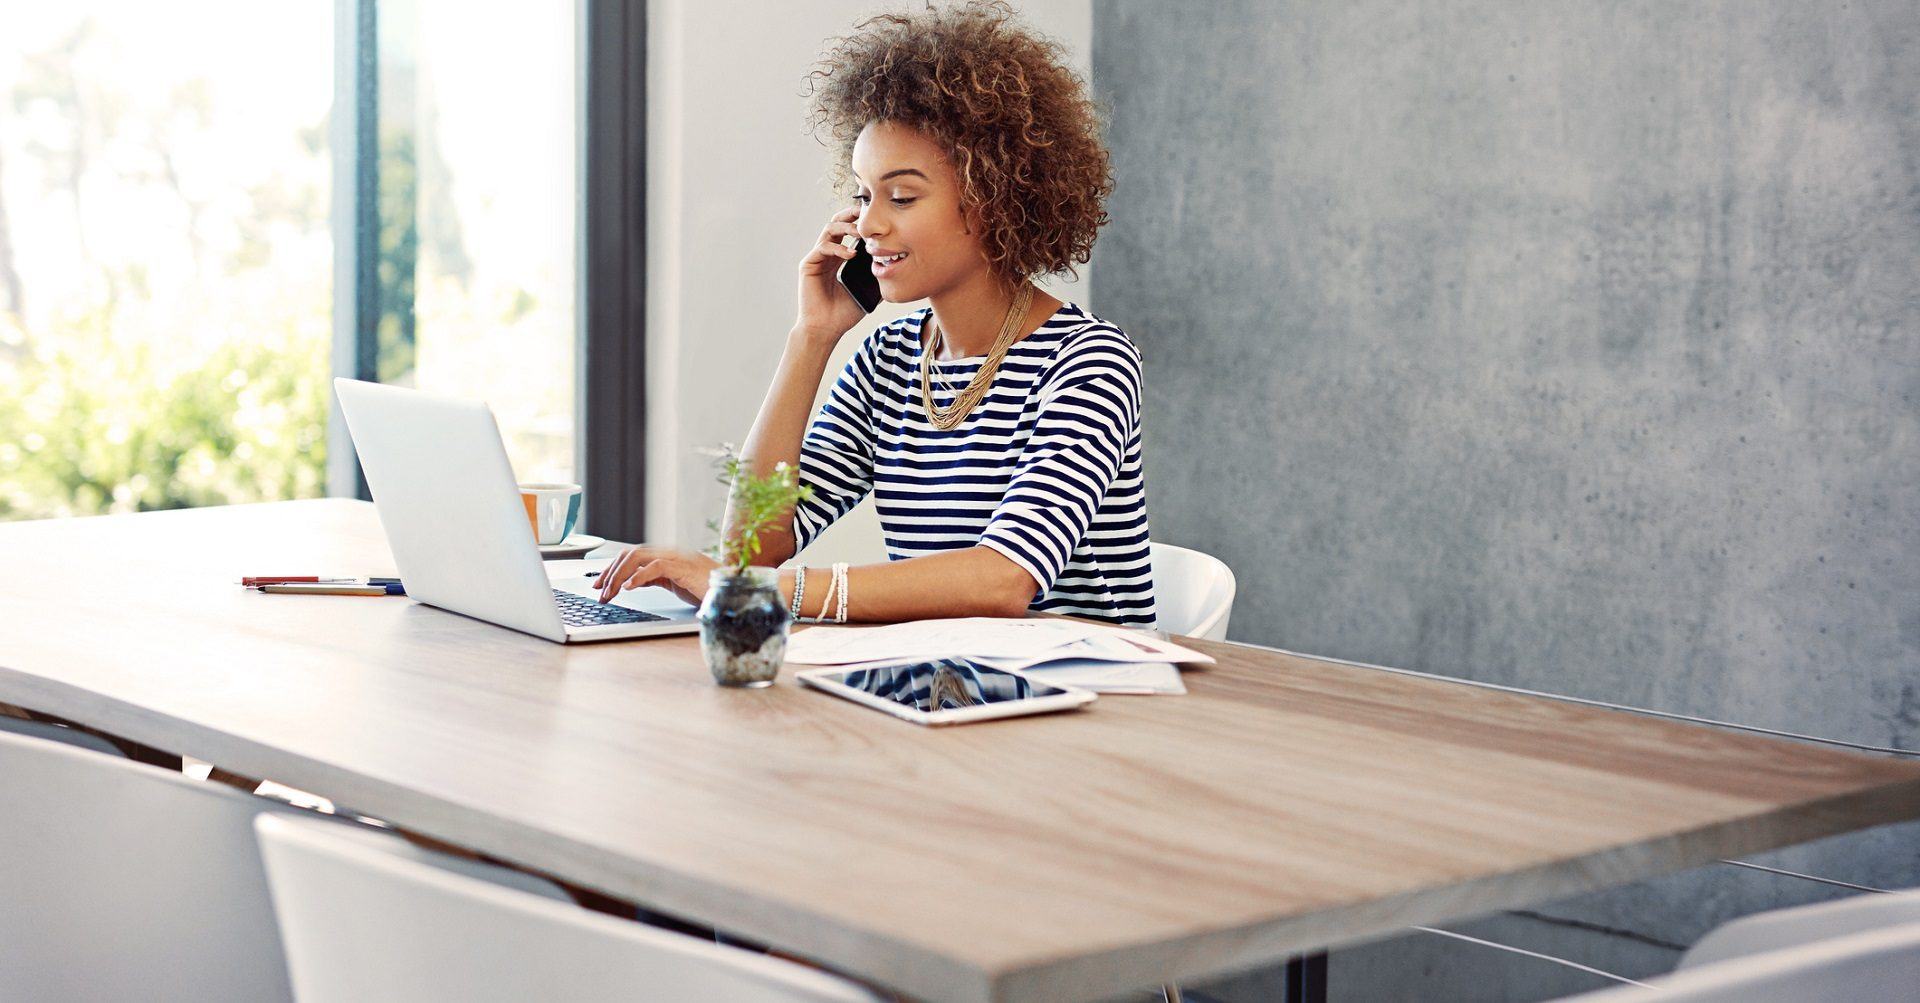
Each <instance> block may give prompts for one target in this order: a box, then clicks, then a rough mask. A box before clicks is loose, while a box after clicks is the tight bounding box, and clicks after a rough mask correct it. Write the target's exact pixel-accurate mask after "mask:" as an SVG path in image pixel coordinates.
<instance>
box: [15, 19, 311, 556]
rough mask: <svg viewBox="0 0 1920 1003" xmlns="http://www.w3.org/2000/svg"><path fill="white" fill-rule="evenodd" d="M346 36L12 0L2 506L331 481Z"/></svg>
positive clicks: (286, 489)
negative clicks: (339, 92) (338, 119)
mask: <svg viewBox="0 0 1920 1003" xmlns="http://www.w3.org/2000/svg"><path fill="white" fill-rule="evenodd" d="M332 34H333V11H332V10H331V9H330V8H329V7H328V6H326V5H323V4H311V3H299V4H259V3H201V4H197V5H196V6H195V7H194V10H193V13H192V14H191V15H190V16H188V15H185V14H183V13H182V12H181V10H180V9H179V8H177V7H176V6H174V5H169V4H141V3H97V2H86V3H77V4H73V3H65V4H31V3H10V4H5V5H3V6H0V519H21V518H37V517H46V516H60V515H85V514H92V513H100V512H123V511H133V510H138V509H153V508H174V507H180V506H187V505H208V504H219V503H223V502H243V501H256V500H263V499H276V498H298V497H309V496H314V495H318V494H321V493H322V492H323V491H324V489H325V475H324V472H325V462H326V403H325V396H324V395H325V394H326V393H327V381H326V377H327V374H328V372H329V368H330V364H329V342H330V338H331V325H330V314H331V310H330V306H331V276H332V267H331V266H332V257H331V256H332V242H331V239H330V234H329V226H328V217H329V211H328V210H329V206H328V193H329V187H330V180H329V179H330V162H329V151H328V111H329V106H330V104H331V102H332V97H333V53H332Z"/></svg>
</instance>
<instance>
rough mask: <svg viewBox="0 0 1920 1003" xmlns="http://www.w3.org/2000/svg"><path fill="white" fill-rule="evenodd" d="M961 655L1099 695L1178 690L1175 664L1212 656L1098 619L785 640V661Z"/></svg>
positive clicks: (826, 633) (814, 632)
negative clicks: (1093, 621) (1102, 622)
mask: <svg viewBox="0 0 1920 1003" xmlns="http://www.w3.org/2000/svg"><path fill="white" fill-rule="evenodd" d="M933 658H965V659H967V660H969V661H972V662H977V663H979V664H981V665H984V666H987V667H989V668H995V669H1005V670H1007V671H1009V672H1030V673H1032V674H1033V676H1034V677H1035V678H1037V679H1054V680H1057V681H1059V682H1062V683H1067V684H1070V685H1074V686H1080V687H1082V688H1085V689H1090V690H1095V691H1098V692H1104V693H1185V692H1186V687H1185V686H1184V685H1183V684H1182V683H1181V682H1180V670H1179V669H1178V668H1177V667H1176V665H1177V664H1178V663H1182V662H1185V663H1194V664H1212V662H1213V660H1214V659H1213V657H1212V656H1211V655H1205V654H1202V653H1200V652H1198V651H1194V650H1192V649H1191V648H1184V647H1181V646H1180V645H1178V644H1174V643H1173V642H1171V641H1164V640H1161V639H1160V638H1157V637H1154V636H1152V635H1150V634H1145V633H1141V632H1139V631H1134V630H1127V629H1126V628H1123V627H1114V626H1108V625H1104V624H1090V623H1081V622H1078V621H1074V620H1058V619H1053V618H1035V619H1025V620H1011V619H1002V618H996V617H964V618H959V619H949V620H915V621H911V622H908V623H896V624H889V625H887V626H884V627H812V628H809V629H807V630H803V631H798V632H796V633H795V634H794V635H793V637H792V639H791V640H789V641H788V642H787V660H788V661H791V662H800V663H804V664H807V665H832V666H835V667H838V668H842V669H856V668H870V667H874V666H879V665H894V664H899V663H900V662H903V661H909V660H914V659H933Z"/></svg>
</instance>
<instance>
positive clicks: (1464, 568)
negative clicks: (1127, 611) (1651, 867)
mask: <svg viewBox="0 0 1920 1003" xmlns="http://www.w3.org/2000/svg"><path fill="white" fill-rule="evenodd" d="M1094 81H1095V89H1096V93H1097V94H1098V95H1099V97H1100V98H1101V99H1102V100H1104V101H1106V102H1109V103H1110V104H1111V105H1112V107H1113V113H1114V123H1113V133H1112V141H1113V144H1114V146H1115V151H1116V154H1117V167H1118V174H1119V185H1120V187H1119V190H1118V192H1117V193H1116V196H1115V201H1114V204H1113V207H1112V209H1113V215H1114V220H1115V222H1114V224H1113V225H1112V227H1111V228H1110V230H1109V231H1108V232H1107V233H1106V234H1105V235H1104V237H1103V238H1102V241H1101V244H1100V257H1099V264H1100V272H1099V276H1098V278H1097V280H1096V285H1097V291H1098V293H1099V297H1100V305H1101V308H1102V313H1103V314H1105V315H1106V316H1108V317H1110V318H1112V319H1113V320H1115V321H1116V322H1118V323H1119V324H1121V325H1122V326H1123V327H1125V328H1126V330H1127V331H1128V332H1129V333H1131V334H1132V335H1133V337H1134V338H1135V339H1136V340H1137V341H1138V342H1139V343H1140V344H1141V346H1142V348H1143V350H1144V352H1145V354H1146V358H1147V363H1148V365H1147V411H1146V441H1147V453H1146V456H1147V468H1148V469H1147V477H1148V497H1149V506H1150V510H1151V516H1152V519H1153V523H1154V530H1155V536H1156V537H1157V538H1159V539H1163V540H1167V541H1170V542H1173V543H1179V544H1184V545H1187V546H1193V547H1198V548H1200V549H1203V550H1208V551H1212V552H1215V553H1219V554H1222V555H1225V556H1227V557H1228V559H1229V560H1230V561H1231V563H1232V564H1233V565H1234V569H1235V571H1236V572H1237V573H1238V575H1239V579H1240V587H1241V592H1240V598H1239V600H1238V603H1237V605H1236V608H1235V610H1234V616H1233V624H1234V628H1235V630H1234V636H1235V638H1236V639H1241V640H1249V641H1255V642H1263V643H1270V644H1277V645H1281V646H1285V647H1288V648H1293V649H1297V650H1305V651H1310V652H1318V653H1324V654H1328V655H1335V656H1341V657H1346V658H1353V659H1359V660H1364V661H1369V662H1379V663H1387V664H1392V665H1398V666H1406V667H1411V668H1419V669H1425V670H1430V671H1436V672H1444V673H1449V674H1454V675H1460V676H1468V677H1472V678H1476V679H1484V680H1493V681H1499V682H1504V683H1517V684H1523V685H1528V686H1534V687H1539V688H1544V689H1548V690H1554V691H1559V692H1565V693H1573V694H1580V695H1585V696H1589V697H1598V698H1603V699H1609V700H1616V701H1621V702H1625V703H1629V704H1635V705H1640V706H1648V707H1659V708H1667V709H1671V710H1675V711H1682V712H1688V713H1695V714H1703V715H1707V716H1711V717H1717V718H1723V719H1732V720H1736V721H1743V722H1750V723H1754V724H1760V725H1767V726H1772V727H1778V728H1786V729H1792V730H1798V731H1804V732H1812V733H1816V734H1822V735H1830V736H1837V737H1845V738H1850V739H1853V740H1856V741H1862V742H1869V743H1875V744H1897V745H1903V746H1905V747H1914V746H1920V518H1917V516H1920V114H1917V113H1920V108H1916V102H1915V95H1916V94H1920V2H1914V0H1898V2H1894V0H1870V2H1858V0H1856V2H1853V3H1851V4H1824V3H1822V4H1809V3H1802V2H1778V3H1775V2H1758V0H1725V2H1693V3H1684V4H1681V3H1673V4H1657V3H1626V2H1614V0H1579V2H1550V3H1549V2H1541V3H1520V2H1504V3H1494V2H1479V3H1468V2H1455V3H1444V4H1442V3H1427V2H1419V0H1372V2H1353V3H1337V4H1336V3H1322V4H1272V3H1259V2H1251V3H1205V4H1183V5H1169V4H1161V3H1152V2H1144V0H1124V2H1123V0H1114V2H1108V3H1102V4H1099V5H1097V6H1096V7H1095V10H1094ZM1280 765H1281V764H1276V768H1278V767H1279V766H1280ZM1772 859H1774V860H1776V861H1784V862H1786V863H1787V864H1788V865H1789V866H1797V867H1801V868H1806V869H1811V870H1815V871H1818V872H1821V873H1825V874H1829V875H1833V876H1837V877H1842V878H1846V879H1849V880H1856V881H1865V882H1867V883H1878V884H1894V885H1920V830H1916V829H1915V828H1912V827H1908V828H1905V829H1887V830H1881V831H1878V832H1874V833H1869V834H1866V835H1864V836H1856V837H1850V838H1843V839H1838V840H1833V841H1829V842H1827V843H1824V844H1819V845H1815V846H1811V847H1805V848H1800V849H1796V850H1794V851H1790V852H1787V853H1784V854H1780V855H1777V856H1775V857H1773V858H1772ZM1821 896H1822V893H1821V892H1820V891H1818V890H1817V889H1816V888H1815V887H1814V886H1809V885H1806V884H1803V883H1798V882H1791V881H1786V880H1783V879H1779V878H1772V877H1767V876H1764V875H1757V874H1754V873H1751V872H1742V871H1737V870H1734V869H1732V868H1727V867H1718V868H1709V869H1704V870H1701V871H1697V872H1693V873H1690V874H1687V875H1681V876H1676V877H1674V878H1670V879H1663V880H1660V881H1655V882H1649V883H1647V884H1645V885H1640V886H1636V887H1634V888H1630V889H1625V890H1622V891H1620V892H1617V893H1613V894H1609V895H1601V896H1593V897H1589V898H1584V899H1581V900H1577V901H1573V902H1566V903H1555V904H1551V905H1549V906H1544V907H1542V908H1541V909H1540V910H1538V911H1537V912H1536V913H1535V914H1532V915H1509V916H1504V917H1499V918H1496V919H1493V920H1490V921H1488V922H1487V923H1485V924H1481V925H1479V926H1478V927H1474V926H1471V925H1470V926H1467V927H1463V928H1464V929H1475V928H1477V929H1481V930H1488V931H1493V932H1494V933H1495V934H1496V935H1497V936H1500V937H1502V938H1503V939H1506V940H1508V941H1510V942H1516V943H1520V944H1523V945H1525V946H1529V947H1534V948H1542V949H1546V950H1551V951H1556V952H1558V953H1561V954H1564V955H1567V956H1571V957H1574V958H1576V959H1578V960H1581V961H1584V962H1587V963H1590V964H1595V965H1599V966H1601V967H1605V968H1613V969H1615V970H1620V971H1623V972H1625V973H1627V974H1645V973H1648V972H1653V971H1659V970H1662V969H1664V968H1666V967H1668V966H1670V965H1671V963H1672V961H1673V959H1674V957H1675V955H1676V953H1677V951H1678V950H1679V948H1680V947H1682V946H1684V945H1685V944H1687V943H1690V942H1691V941H1692V940H1693V939H1695V938H1696V937H1698V935H1699V934H1700V933H1701V932H1702V931H1703V930H1705V929H1706V928H1707V927H1709V926H1710V925H1711V924H1712V923H1714V922H1717V921H1719V920H1721V919H1724V918H1726V917H1728V916H1731V915H1735V914H1738V913H1742V912H1746V911H1750V910H1753V909H1758V908H1762V907H1766V906H1770V905H1775V904H1784V903H1787V902H1790V901H1800V900H1805V899H1811V898H1816V897H1821ZM1333 979H1334V992H1335V995H1336V997H1338V998H1343V999H1393V998H1434V999H1440V998H1444V999H1457V1000H1464V999H1537V998H1545V997H1547V996H1551V995H1554V994H1557V993H1561V992H1568V991H1572V990H1575V989H1581V988H1591V987H1594V986H1595V985H1597V983H1595V982H1594V981H1592V980H1591V979H1590V978H1588V977H1584V976H1577V975H1575V974H1572V973H1563V972H1561V971H1558V970H1555V969H1552V968H1550V967H1548V966H1544V965H1541V964H1539V963H1536V962H1529V961H1521V960H1509V959H1508V957H1507V956H1503V955H1499V954H1495V953H1492V952H1488V951H1486V950H1485V949H1481V948H1475V947H1471V946H1465V945H1458V944H1452V943H1448V942H1445V941H1440V940H1437V939H1435V938H1424V939H1413V940H1400V941H1390V942H1385V943H1381V944H1377V945H1374V946H1371V947H1367V948H1363V949H1360V950H1357V951H1353V952H1346V953H1342V954H1337V955H1336V956H1335V959H1334V965H1333ZM1253 981H1254V982H1258V981H1259V980H1258V979H1255V980H1253ZM1268 985H1269V986H1270V983H1268ZM1242 988H1245V987H1244V986H1243V987H1242ZM1249 991H1251V990H1249Z"/></svg>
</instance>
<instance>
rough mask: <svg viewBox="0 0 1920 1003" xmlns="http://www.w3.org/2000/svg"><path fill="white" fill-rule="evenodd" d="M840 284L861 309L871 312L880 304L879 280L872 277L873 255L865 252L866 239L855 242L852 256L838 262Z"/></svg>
mask: <svg viewBox="0 0 1920 1003" xmlns="http://www.w3.org/2000/svg"><path fill="white" fill-rule="evenodd" d="M840 285H841V286H843V287H845V289H846V290H847V294H848V295H850V296H852V297H853V301H854V302H855V303H858V304H860V309H861V310H863V311H865V312H867V313H872V312H873V310H874V308H875V307H877V306H879V305H880V303H881V298H880V280H879V279H876V278H874V277H873V255H871V254H868V253H867V242H866V241H864V240H862V241H859V242H858V243H855V244H854V245H853V257H851V258H848V259H847V260H845V261H842V262H841V263H840Z"/></svg>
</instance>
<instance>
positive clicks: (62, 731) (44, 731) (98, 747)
mask: <svg viewBox="0 0 1920 1003" xmlns="http://www.w3.org/2000/svg"><path fill="white" fill-rule="evenodd" d="M0 731H4V732H10V733H12V734H15V735H25V736H26V737H28V738H39V739H44V740H46V741H49V742H60V743H62V744H64V745H71V746H74V747H76V748H81V749H91V750H92V751H94V752H104V753H106V754H107V755H109V756H119V757H121V758H123V759H124V758H126V753H124V752H121V751H120V749H119V747H118V746H115V745H114V744H113V743H112V742H109V741H107V740H106V739H104V738H101V737H100V736H99V735H95V734H93V733H92V732H88V731H81V730H80V729H78V728H69V727H67V726H66V725H64V724H49V723H47V722H45V721H28V720H25V719H22V718H17V717H10V716H8V715H6V714H0Z"/></svg>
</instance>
